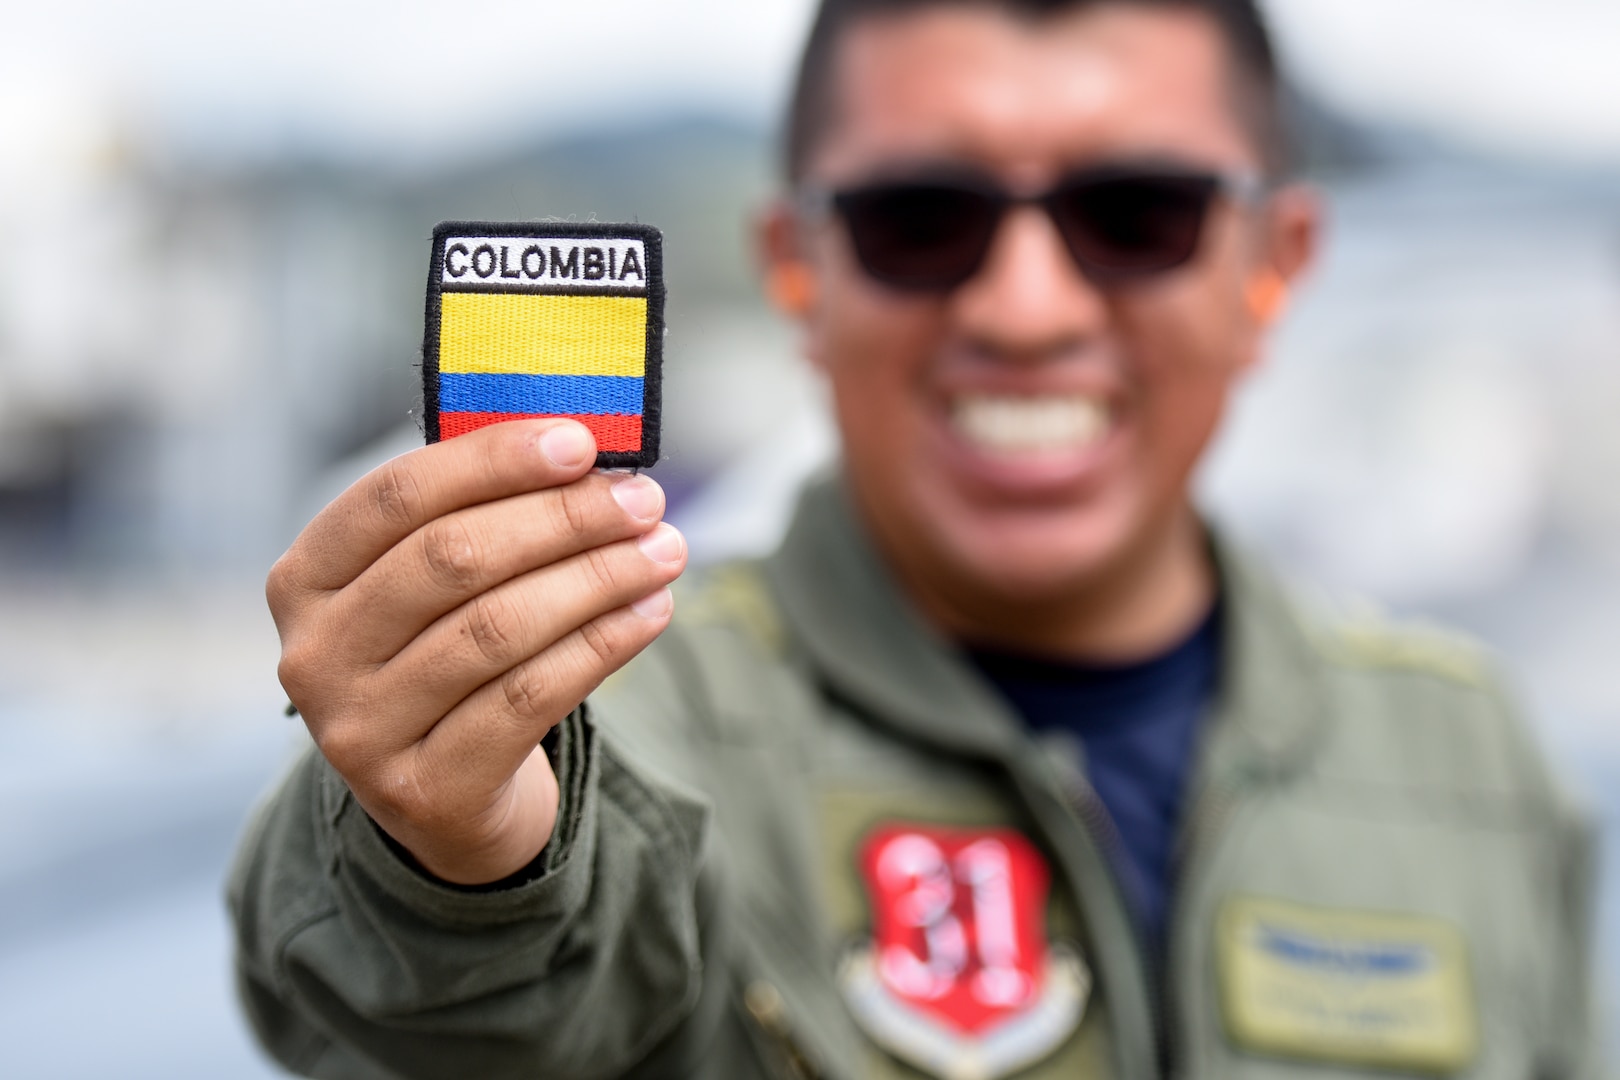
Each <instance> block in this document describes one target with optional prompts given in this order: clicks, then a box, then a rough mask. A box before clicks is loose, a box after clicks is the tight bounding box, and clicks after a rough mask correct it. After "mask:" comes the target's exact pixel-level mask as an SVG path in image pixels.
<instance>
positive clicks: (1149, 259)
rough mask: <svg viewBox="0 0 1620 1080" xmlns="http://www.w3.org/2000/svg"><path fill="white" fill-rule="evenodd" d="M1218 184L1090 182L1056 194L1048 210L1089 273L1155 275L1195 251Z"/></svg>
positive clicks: (1204, 180) (1196, 180) (1162, 179)
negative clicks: (1050, 209) (1050, 208)
mask: <svg viewBox="0 0 1620 1080" xmlns="http://www.w3.org/2000/svg"><path fill="white" fill-rule="evenodd" d="M1217 186H1218V182H1217V181H1216V180H1215V179H1214V178H1213V177H1203V176H1147V175H1141V176H1119V177H1109V178H1104V179H1092V180H1087V181H1082V182H1079V183H1076V184H1074V185H1072V186H1070V187H1068V188H1066V189H1065V190H1063V191H1061V192H1059V193H1058V194H1057V195H1055V196H1054V197H1053V205H1052V211H1053V214H1054V216H1055V217H1056V218H1057V221H1058V224H1059V226H1060V227H1061V229H1062V230H1063V235H1064V239H1066V240H1067V241H1068V244H1069V248H1070V250H1071V251H1073V253H1074V257H1075V259H1076V260H1078V261H1079V263H1080V264H1081V265H1082V266H1084V267H1086V268H1087V269H1088V270H1090V271H1092V272H1093V273H1100V274H1103V275H1110V274H1112V275H1121V276H1128V275H1131V274H1148V273H1156V272H1159V271H1163V270H1170V269H1173V268H1175V267H1177V266H1180V265H1181V264H1182V263H1185V262H1186V261H1187V260H1188V259H1190V258H1192V256H1193V254H1194V253H1195V252H1196V251H1197V250H1198V240H1199V236H1200V235H1201V234H1202V232H1203V227H1204V217H1205V215H1206V213H1207V211H1208V210H1209V204H1210V201H1211V199H1213V198H1214V195H1215V191H1216V188H1217Z"/></svg>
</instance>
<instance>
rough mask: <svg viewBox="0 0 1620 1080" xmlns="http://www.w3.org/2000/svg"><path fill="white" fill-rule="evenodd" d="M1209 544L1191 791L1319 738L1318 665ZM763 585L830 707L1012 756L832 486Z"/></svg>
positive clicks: (1277, 605) (989, 707)
mask: <svg viewBox="0 0 1620 1080" xmlns="http://www.w3.org/2000/svg"><path fill="white" fill-rule="evenodd" d="M1210 544H1211V550H1212V552H1213V555H1214V558H1215V563H1216V567H1217V573H1218V574H1219V575H1220V579H1221V587H1222V593H1223V597H1224V604H1223V608H1224V615H1223V618H1224V622H1223V626H1222V633H1223V660H1222V669H1221V676H1220V687H1219V690H1218V694H1217V700H1216V704H1215V709H1214V714H1213V716H1212V718H1211V723H1210V726H1209V728H1208V729H1207V738H1206V741H1205V746H1204V750H1203V754H1202V763H1201V765H1200V768H1199V776H1200V778H1199V780H1197V781H1196V782H1195V783H1196V785H1197V786H1202V784H1203V783H1204V782H1206V781H1207V780H1208V779H1209V778H1210V777H1212V776H1221V777H1227V778H1236V779H1240V780H1247V781H1258V780H1262V779H1267V778H1270V779H1275V778H1278V777H1280V776H1281V775H1283V774H1285V773H1287V772H1290V771H1291V770H1293V769H1294V768H1297V767H1298V766H1299V765H1301V764H1302V763H1303V762H1304V761H1305V760H1306V758H1307V757H1308V755H1309V752H1310V750H1311V748H1312V747H1314V746H1315V745H1316V743H1317V741H1318V738H1319V736H1320V734H1321V732H1322V731H1323V730H1324V727H1325V720H1326V708H1327V705H1326V702H1327V697H1326V693H1325V689H1324V687H1323V685H1322V683H1321V674H1320V664H1321V661H1320V658H1319V657H1318V656H1317V655H1316V654H1315V647H1314V645H1313V644H1312V642H1311V640H1310V638H1309V635H1308V633H1307V631H1306V630H1305V628H1304V626H1303V625H1302V623H1301V622H1300V618H1299V616H1298V614H1297V613H1296V612H1295V610H1294V608H1293V606H1292V604H1291V603H1290V602H1289V600H1288V598H1287V597H1286V596H1285V595H1284V592H1283V590H1282V588H1281V586H1280V585H1279V584H1278V583H1277V582H1276V581H1275V580H1274V579H1273V578H1272V577H1271V576H1270V575H1269V574H1267V573H1266V572H1264V571H1263V570H1261V569H1260V568H1259V567H1257V566H1256V565H1254V563H1252V562H1251V561H1250V560H1249V559H1248V558H1246V557H1245V556H1243V555H1241V554H1240V553H1238V552H1237V551H1236V550H1234V549H1233V547H1232V546H1231V545H1230V544H1228V543H1227V542H1226V541H1225V540H1224V539H1222V538H1221V537H1220V536H1219V535H1218V534H1214V533H1212V534H1211V539H1210ZM768 574H769V576H770V579H771V582H772V585H773V587H774V589H775V591H776V593H777V597H778V600H779V602H780V604H781V606H782V611H783V615H784V617H785V620H786V622H787V624H788V626H789V627H790V628H791V630H792V633H793V637H794V638H795V639H796V640H797V641H798V642H799V643H800V644H801V645H802V647H803V648H804V649H805V650H806V651H807V652H808V653H809V655H810V658H811V660H812V662H813V664H814V666H815V667H816V668H817V670H818V671H819V672H820V674H821V676H822V677H823V678H824V679H825V680H826V681H827V683H828V685H829V689H830V690H832V691H833V692H834V693H836V694H838V695H840V696H843V697H845V698H847V699H849V700H850V701H851V702H852V703H855V704H858V705H859V706H860V707H861V711H862V712H863V713H866V714H867V715H869V716H871V717H872V718H873V719H874V720H876V721H878V722H880V723H884V724H887V725H889V726H891V727H893V728H895V729H897V730H898V731H899V732H901V733H902V734H904V735H906V736H907V737H909V738H911V739H915V740H917V741H919V742H922V743H925V744H933V745H937V746H940V747H942V748H944V749H947V750H950V751H954V752H956V753H966V754H972V755H974V756H982V757H989V758H995V759H1000V760H1007V759H1009V758H1011V757H1015V756H1020V755H1021V754H1022V752H1023V750H1024V748H1025V747H1026V746H1027V743H1028V740H1027V738H1026V737H1025V734H1024V731H1023V726H1022V724H1021V723H1020V721H1019V720H1018V719H1017V718H1016V717H1015V716H1014V715H1013V713H1012V711H1011V709H1010V708H1009V706H1008V705H1007V704H1006V703H1005V702H1004V701H1003V700H1002V699H1001V698H1000V696H999V695H998V694H996V692H995V690H994V689H993V688H992V687H990V686H989V685H988V684H987V683H986V682H985V681H984V679H982V678H981V677H980V676H979V675H978V674H977V672H976V671H974V670H973V669H972V668H971V667H970V665H968V664H966V663H964V662H963V659H962V656H961V653H960V651H959V649H958V648H957V647H956V646H955V645H954V644H953V643H952V642H950V641H949V640H947V639H946V638H945V637H944V636H943V635H941V634H940V633H939V631H938V630H936V629H935V628H934V627H932V626H931V625H929V624H928V623H927V622H925V621H924V619H923V618H922V616H921V615H920V614H919V613H918V612H917V610H916V609H915V607H914V606H913V605H912V604H911V603H910V601H909V600H907V599H906V597H905V596H903V595H902V594H901V592H900V589H899V586H898V585H897V583H896V581H895V579H894V577H893V575H892V574H891V573H890V572H889V571H888V569H887V568H886V567H885V566H884V565H883V561H882V559H881V558H880V556H879V555H878V554H877V552H876V551H875V550H874V548H873V546H872V544H871V542H870V540H869V539H868V536H867V533H866V530H865V528H864V527H863V526H862V525H861V523H860V522H859V520H858V517H857V514H856V511H855V508H854V506H853V504H852V502H851V500H850V498H849V495H848V492H847V489H846V487H845V486H844V484H843V483H841V482H840V481H839V480H837V479H834V478H824V479H821V480H818V481H816V482H813V483H812V484H811V485H809V486H808V487H807V488H806V490H805V492H804V494H803V496H802V497H801V499H800V503H799V506H798V510H797V512H796V514H795V516H794V519H793V523H792V525H791V526H790V528H789V530H788V534H787V536H786V538H785V539H784V541H783V544H782V546H781V548H780V549H779V550H778V552H777V554H776V555H775V556H773V557H772V559H771V561H770V562H769V564H768Z"/></svg>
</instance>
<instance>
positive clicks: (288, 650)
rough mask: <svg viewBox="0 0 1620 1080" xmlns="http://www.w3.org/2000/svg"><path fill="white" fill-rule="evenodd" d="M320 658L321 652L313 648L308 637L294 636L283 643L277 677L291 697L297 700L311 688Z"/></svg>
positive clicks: (302, 635) (277, 666)
mask: <svg viewBox="0 0 1620 1080" xmlns="http://www.w3.org/2000/svg"><path fill="white" fill-rule="evenodd" d="M319 657H320V650H318V649H317V648H315V647H313V645H312V643H311V642H310V640H309V637H308V635H305V634H296V635H292V636H290V637H289V638H288V639H287V640H285V641H284V642H283V643H282V646H281V661H280V663H278V664H277V665H276V677H277V678H278V679H280V680H281V685H282V688H283V689H285V690H286V691H287V694H288V695H289V696H290V697H292V698H293V699H295V700H296V699H297V698H299V697H301V696H303V694H304V692H305V691H307V690H309V689H310V688H311V684H312V683H313V681H314V678H313V677H314V674H315V672H316V671H317V670H318V668H317V666H316V665H317V663H318V660H319Z"/></svg>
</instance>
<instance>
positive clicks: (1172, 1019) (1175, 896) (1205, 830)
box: [1155, 784, 1237, 1077]
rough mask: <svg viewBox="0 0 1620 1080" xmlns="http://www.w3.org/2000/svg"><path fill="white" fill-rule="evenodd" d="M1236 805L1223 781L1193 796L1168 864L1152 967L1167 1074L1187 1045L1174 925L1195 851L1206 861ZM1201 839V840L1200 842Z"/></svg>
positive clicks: (1183, 903)
mask: <svg viewBox="0 0 1620 1080" xmlns="http://www.w3.org/2000/svg"><path fill="white" fill-rule="evenodd" d="M1236 805H1237V799H1236V798H1235V797H1234V796H1233V794H1232V793H1231V791H1230V790H1229V789H1228V788H1227V787H1225V786H1224V785H1216V784H1211V785H1210V786H1209V787H1208V788H1207V789H1205V790H1204V791H1203V792H1202V793H1201V794H1200V795H1199V796H1198V797H1197V798H1196V799H1195V806H1194V807H1193V811H1192V816H1191V817H1190V818H1189V819H1188V821H1187V824H1186V826H1185V828H1184V829H1183V831H1182V834H1181V837H1180V840H1179V841H1178V843H1177V845H1176V853H1175V859H1174V861H1173V863H1172V864H1171V870H1170V884H1169V892H1168V896H1167V903H1166V917H1165V944H1164V948H1163V949H1162V950H1161V951H1162V952H1163V954H1164V955H1163V957H1162V961H1163V962H1162V963H1161V965H1160V966H1159V968H1158V969H1157V970H1156V971H1155V977H1156V979H1157V982H1158V986H1157V988H1156V991H1155V993H1156V996H1157V997H1158V999H1159V1000H1158V1002H1157V1008H1158V1011H1159V1015H1160V1016H1161V1017H1162V1019H1163V1023H1164V1027H1163V1028H1162V1029H1161V1036H1160V1053H1161V1058H1162V1066H1163V1068H1164V1073H1165V1076H1166V1077H1176V1076H1179V1075H1181V1074H1180V1073H1179V1072H1177V1071H1176V1070H1177V1069H1178V1068H1179V1067H1180V1066H1181V1065H1182V1064H1183V1061H1184V1056H1185V1055H1184V1051H1185V1049H1186V1048H1185V1047H1184V1046H1182V1040H1181V1025H1180V1023H1179V1021H1180V1019H1181V1017H1180V1015H1179V1009H1178V1008H1177V1005H1176V1000H1175V994H1174V991H1173V986H1172V983H1171V980H1170V968H1171V961H1173V960H1179V959H1180V957H1179V956H1177V949H1176V938H1177V936H1178V935H1177V928H1178V927H1179V926H1180V925H1181V922H1182V913H1183V909H1184V908H1185V907H1186V901H1185V897H1186V892H1187V889H1186V884H1187V880H1188V879H1189V878H1190V877H1192V876H1193V875H1192V867H1193V859H1194V857H1195V856H1196V855H1198V854H1200V853H1201V854H1202V856H1203V857H1202V859H1200V860H1199V861H1200V862H1207V861H1208V859H1209V857H1210V856H1209V852H1210V850H1211V846H1212V845H1211V841H1212V839H1213V837H1214V836H1215V835H1216V833H1217V831H1218V830H1219V829H1220V828H1221V827H1222V826H1223V825H1224V824H1225V823H1226V821H1227V819H1228V818H1230V817H1231V814H1232V810H1233V808H1234V807H1235V806H1236ZM1200 840H1202V841H1203V843H1199V841H1200ZM1178 966H1182V965H1178Z"/></svg>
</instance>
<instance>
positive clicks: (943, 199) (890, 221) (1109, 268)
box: [800, 165, 1266, 292]
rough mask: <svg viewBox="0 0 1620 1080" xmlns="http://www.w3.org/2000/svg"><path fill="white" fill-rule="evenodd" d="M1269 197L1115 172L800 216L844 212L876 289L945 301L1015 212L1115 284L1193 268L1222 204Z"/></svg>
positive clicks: (953, 184) (861, 192) (878, 195)
mask: <svg viewBox="0 0 1620 1080" xmlns="http://www.w3.org/2000/svg"><path fill="white" fill-rule="evenodd" d="M1265 190H1266V185H1265V182H1264V181H1262V180H1261V179H1260V178H1259V177H1256V176H1250V175H1242V174H1237V175H1231V176H1226V175H1221V174H1218V173H1203V172H1192V171H1180V170H1175V169H1168V168H1145V167H1138V166H1117V165H1109V166H1099V167H1093V168H1089V169H1085V170H1083V171H1080V172H1074V173H1070V174H1069V175H1068V176H1066V177H1064V179H1063V180H1062V181H1061V182H1060V183H1058V185H1057V186H1056V187H1054V188H1052V190H1050V191H1048V192H1045V193H1043V194H1038V195H1016V194H1013V193H1011V192H1008V191H1006V190H1004V189H1002V188H1000V187H997V186H996V185H995V184H993V183H991V182H989V181H987V180H984V179H980V178H976V177H971V178H965V177H939V176H937V175H936V176H935V177H932V178H920V179H904V180H882V181H876V182H873V183H868V184H861V185H858V186H855V187H850V188H844V189H840V190H836V191H815V190H811V191H807V192H805V193H803V194H802V195H801V197H800V211H801V213H804V214H806V215H807V216H809V217H811V218H812V219H814V218H815V217H824V216H825V215H826V214H827V213H828V210H829V208H830V209H831V210H833V211H836V212H837V214H838V216H839V217H841V218H843V220H844V225H845V227H846V228H847V229H848V230H849V238H850V242H851V244H852V245H853V246H854V248H855V256H856V258H857V259H859V260H860V264H861V266H862V268H864V269H865V271H866V272H867V273H868V274H869V275H871V276H872V277H873V278H875V279H876V280H878V281H881V282H883V283H884V284H886V285H891V286H893V287H895V288H897V289H906V290H912V291H924V292H943V291H947V290H950V289H954V288H956V287H957V286H958V285H961V284H962V283H964V282H966V281H967V280H968V279H969V278H971V277H973V275H974V274H976V273H978V271H979V267H980V266H982V265H983V263H984V259H985V256H986V255H987V254H988V253H989V251H990V245H991V243H992V241H994V239H995V235H996V228H997V226H998V225H999V224H1000V223H1001V219H1002V217H1004V216H1005V215H1006V213H1007V211H1008V210H1009V209H1011V208H1012V207H1015V206H1024V205H1032V206H1039V207H1041V208H1042V209H1044V210H1045V211H1046V212H1047V214H1048V215H1049V216H1050V217H1051V219H1052V222H1053V224H1054V225H1056V226H1057V230H1058V232H1059V233H1060V234H1061V235H1062V237H1063V240H1064V243H1065V244H1067V245H1068V248H1069V254H1070V255H1072V256H1073V257H1074V261H1075V264H1076V265H1077V266H1079V268H1080V270H1081V272H1082V273H1084V274H1085V275H1086V276H1087V277H1088V278H1089V279H1091V280H1092V281H1094V282H1097V283H1099V284H1111V283H1116V282H1121V281H1125V280H1129V279H1131V278H1137V277H1144V276H1147V275H1150V274H1159V273H1163V272H1164V271H1167V270H1173V269H1175V268H1176V267H1178V266H1181V265H1182V264H1184V263H1186V262H1187V261H1188V260H1189V259H1191V258H1192V257H1193V255H1194V254H1195V253H1196V252H1197V250H1198V241H1199V238H1200V236H1201V235H1202V234H1203V229H1204V219H1205V218H1206V217H1207V216H1208V214H1209V208H1210V205H1211V203H1213V202H1214V200H1215V197H1216V196H1217V195H1226V196H1228V197H1230V198H1233V199H1236V200H1239V201H1248V202H1252V201H1256V200H1258V199H1259V198H1260V197H1261V196H1262V195H1263V194H1264V192H1265Z"/></svg>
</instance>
